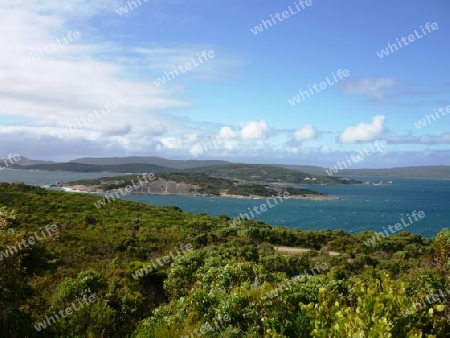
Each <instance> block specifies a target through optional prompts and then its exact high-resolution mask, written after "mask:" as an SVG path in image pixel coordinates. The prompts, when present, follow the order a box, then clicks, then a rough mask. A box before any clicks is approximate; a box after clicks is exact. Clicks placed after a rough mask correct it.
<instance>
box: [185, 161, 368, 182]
mask: <svg viewBox="0 0 450 338" xmlns="http://www.w3.org/2000/svg"><path fill="white" fill-rule="evenodd" d="M186 171H187V172H193V173H194V172H196V173H204V174H207V175H210V176H215V177H221V178H228V179H236V180H243V181H253V182H265V183H294V184H352V183H359V182H356V181H353V180H348V179H342V178H339V177H329V176H326V175H315V174H308V173H305V172H301V171H298V170H293V169H287V168H282V167H279V166H275V165H265V164H244V163H231V164H222V165H215V166H211V167H202V168H194V169H189V170H186Z"/></svg>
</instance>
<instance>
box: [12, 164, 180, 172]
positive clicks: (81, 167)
mask: <svg viewBox="0 0 450 338" xmlns="http://www.w3.org/2000/svg"><path fill="white" fill-rule="evenodd" d="M10 167H11V168H14V169H35V170H47V171H74V172H84V173H88V172H91V173H93V172H110V173H155V174H157V173H168V172H172V171H174V169H171V168H166V167H161V166H158V165H153V164H142V163H130V164H120V165H93V164H82V163H75V162H68V163H50V164H33V165H27V166H26V167H25V166H20V165H11V166H10Z"/></svg>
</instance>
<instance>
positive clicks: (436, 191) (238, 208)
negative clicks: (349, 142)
mask: <svg viewBox="0 0 450 338" xmlns="http://www.w3.org/2000/svg"><path fill="white" fill-rule="evenodd" d="M105 176H117V174H113V173H78V172H77V173H75V172H46V171H28V170H12V169H5V170H2V171H0V181H2V182H24V183H26V184H30V185H38V186H48V185H50V184H52V183H54V182H55V181H63V182H66V181H73V180H80V179H90V178H99V177H105ZM351 178H354V179H358V180H361V181H368V182H370V183H374V182H378V181H380V180H383V181H384V182H387V181H388V180H391V179H392V178H380V177H351ZM297 187H306V188H311V189H314V190H316V191H319V192H323V193H327V194H331V195H334V196H338V197H340V198H342V200H339V201H313V200H311V201H309V200H294V199H288V200H284V201H283V202H282V203H278V205H276V206H274V207H273V208H267V209H268V210H267V211H265V212H260V214H259V215H257V214H256V212H255V211H254V209H253V208H254V207H255V206H258V207H259V206H260V205H261V204H266V205H267V202H266V200H264V199H260V200H254V199H238V198H224V197H187V196H173V195H138V194H130V195H126V196H123V197H122V198H123V199H126V200H131V201H137V202H141V203H146V204H154V205H160V206H165V205H173V206H178V207H180V208H181V209H182V210H183V211H186V212H192V213H205V214H212V215H227V216H229V217H232V218H235V217H239V215H240V214H244V213H247V214H248V215H249V216H250V213H249V208H250V210H252V212H253V215H254V216H255V217H254V218H253V219H255V220H259V221H263V222H265V223H267V224H270V225H275V226H284V227H288V228H291V229H295V228H298V229H304V230H309V229H313V230H322V229H343V230H345V231H347V232H349V233H355V232H360V231H364V230H371V231H377V232H382V231H383V227H385V228H387V227H388V226H389V225H394V224H396V223H401V219H402V218H403V219H404V220H405V221H406V223H410V222H409V221H408V218H407V215H408V214H409V215H411V212H412V211H414V210H416V211H417V212H419V211H424V212H425V215H426V216H425V218H423V219H421V220H419V221H417V222H413V223H412V224H410V225H409V226H408V227H407V228H405V229H406V230H407V231H410V232H412V233H417V234H420V235H422V236H424V237H432V236H435V235H436V234H437V233H438V232H439V231H440V230H441V229H442V228H444V227H449V226H450V180H431V179H408V178H395V179H394V184H392V185H379V186H375V185H372V184H360V185H345V186H305V185H297ZM271 203H272V204H273V202H271ZM106 207H107V208H108V207H113V204H111V205H108V206H106Z"/></svg>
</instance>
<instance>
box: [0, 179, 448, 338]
mask: <svg viewBox="0 0 450 338" xmlns="http://www.w3.org/2000/svg"><path fill="white" fill-rule="evenodd" d="M97 199H98V196H90V195H87V194H69V193H64V192H59V191H51V190H45V189H42V188H37V187H30V186H26V185H20V184H13V185H10V184H0V254H1V253H5V252H10V251H9V249H8V247H10V248H11V246H14V245H16V244H17V242H20V241H21V240H22V239H27V238H28V237H29V236H31V235H32V234H33V233H34V232H35V231H40V229H42V228H43V227H45V225H48V224H55V225H57V226H58V228H59V230H60V232H59V234H58V235H57V236H53V237H49V238H47V239H45V240H42V241H39V242H36V243H35V244H34V245H31V246H30V247H28V248H23V250H18V252H15V253H14V254H9V255H8V257H4V256H2V259H1V260H0V332H1V333H2V336H5V337H92V338H94V337H146V338H147V337H155V338H161V337H162V338H164V337H179V336H180V335H182V336H183V335H184V336H189V337H190V334H192V335H193V336H197V335H196V334H195V333H194V332H196V330H197V332H198V333H199V334H200V330H201V329H205V327H206V325H207V324H209V327H210V329H209V330H207V331H208V333H205V334H204V335H203V336H204V337H327V338H328V337H338V338H340V337H342V338H344V337H345V338H347V337H430V338H431V337H446V336H448V332H450V321H449V319H447V317H448V316H450V311H449V307H448V306H449V305H450V283H449V277H450V259H449V253H450V231H449V230H446V229H444V230H442V231H441V232H440V234H439V235H438V236H437V237H436V238H435V239H426V238H422V237H421V236H419V235H414V234H410V233H408V232H402V233H400V234H396V235H391V236H389V237H388V238H385V239H383V240H381V241H379V242H378V243H376V244H375V245H373V246H366V245H364V241H366V240H367V239H369V238H371V236H373V233H371V232H362V233H358V234H355V235H350V234H348V233H346V232H344V231H342V230H336V231H329V230H324V231H300V230H289V229H286V228H283V227H271V226H268V225H266V224H264V223H262V222H257V221H252V220H249V221H244V222H243V223H242V224H241V225H239V226H233V227H232V226H230V221H231V219H230V218H228V217H227V216H220V217H213V216H209V215H205V214H191V213H184V212H182V211H181V210H180V209H179V208H177V207H156V206H152V205H143V204H139V203H136V202H128V201H123V200H117V201H116V202H115V205H114V208H112V207H110V208H100V209H96V208H94V207H93V203H94V202H95V201H96V200H97ZM299 226H301V224H299ZM188 243H190V244H192V246H193V248H194V250H192V251H188V252H186V253H184V254H182V255H179V256H176V257H175V258H174V261H173V263H172V264H164V265H161V266H158V269H156V270H154V271H151V272H150V273H148V274H147V275H146V276H144V277H142V278H139V279H135V278H133V277H132V274H133V273H134V272H135V271H137V270H138V269H140V268H141V267H142V266H143V265H145V264H146V263H148V262H150V261H153V260H156V259H158V258H162V257H164V256H166V255H169V253H170V252H174V250H175V248H179V247H180V245H182V244H188ZM276 246H287V247H297V248H305V249H310V251H308V252H304V253H300V254H289V255H287V254H283V253H282V252H281V251H277V250H274V247H276ZM332 251H336V252H338V253H339V255H331V254H329V253H332ZM317 264H326V266H328V269H327V270H326V271H320V273H316V272H314V273H313V272H312V271H314V267H315V266H317ZM305 271H306V272H308V275H305V273H304V272H305ZM301 274H303V275H304V276H303V277H300V278H298V279H296V281H297V282H295V283H294V282H292V280H291V279H292V278H293V277H295V276H298V275H301ZM283 285H284V286H286V285H289V287H280V286H283ZM440 291H441V292H443V293H444V296H443V297H441V298H439V299H436V298H435V297H431V296H434V295H437V294H440ZM91 294H95V295H96V301H95V302H93V303H90V304H89V305H86V306H84V307H83V308H81V309H79V310H78V311H74V312H73V313H72V314H71V315H67V316H65V317H64V318H62V317H61V318H60V320H58V321H56V322H54V323H52V324H51V325H47V327H46V328H42V327H41V328H40V331H37V330H36V329H35V326H36V324H37V323H41V324H42V323H43V321H45V319H46V316H52V315H53V314H55V313H58V311H60V310H64V309H67V308H70V306H72V304H73V303H74V302H78V300H79V299H82V298H83V297H84V296H89V295H91ZM430 297H431V298H430ZM431 299H432V300H431ZM415 303H422V304H424V305H423V306H415ZM205 332H206V330H205Z"/></svg>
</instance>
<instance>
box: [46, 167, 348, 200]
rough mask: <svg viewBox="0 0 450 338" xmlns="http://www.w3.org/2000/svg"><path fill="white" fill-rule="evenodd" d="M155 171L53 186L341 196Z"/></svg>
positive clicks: (100, 191) (76, 189)
mask: <svg viewBox="0 0 450 338" xmlns="http://www.w3.org/2000/svg"><path fill="white" fill-rule="evenodd" d="M151 175H152V174H149V175H148V177H145V179H144V178H143V177H142V175H137V174H133V175H126V176H117V177H102V178H99V179H93V180H81V181H74V182H67V183H65V182H57V183H56V184H54V185H53V187H59V188H62V189H64V190H66V191H73V192H85V193H97V194H105V193H110V194H114V193H117V192H119V191H120V189H124V188H126V187H127V186H128V187H133V189H132V190H131V191H129V192H127V193H130V194H148V195H181V196H192V197H200V196H202V197H229V198H249V199H263V198H267V197H272V196H277V195H278V194H279V193H281V192H287V193H289V196H290V198H292V199H307V200H339V199H340V198H338V197H335V196H330V195H327V194H323V193H319V192H316V191H313V190H310V189H299V188H293V187H291V186H289V185H288V184H280V183H279V182H277V183H260V182H258V183H256V182H248V181H245V180H238V179H234V180H233V179H225V178H218V177H211V176H209V175H207V174H203V173H170V174H159V175H157V177H156V176H155V175H153V176H152V177H151V179H149V178H150V176H151Z"/></svg>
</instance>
